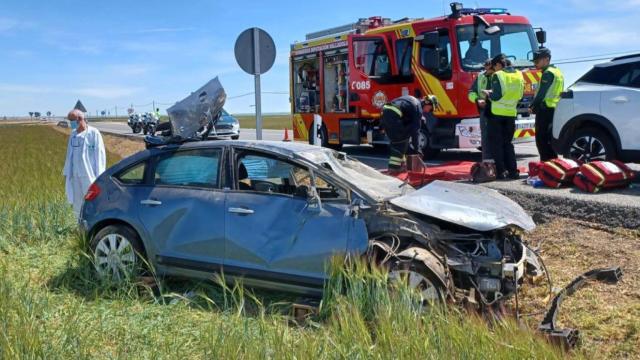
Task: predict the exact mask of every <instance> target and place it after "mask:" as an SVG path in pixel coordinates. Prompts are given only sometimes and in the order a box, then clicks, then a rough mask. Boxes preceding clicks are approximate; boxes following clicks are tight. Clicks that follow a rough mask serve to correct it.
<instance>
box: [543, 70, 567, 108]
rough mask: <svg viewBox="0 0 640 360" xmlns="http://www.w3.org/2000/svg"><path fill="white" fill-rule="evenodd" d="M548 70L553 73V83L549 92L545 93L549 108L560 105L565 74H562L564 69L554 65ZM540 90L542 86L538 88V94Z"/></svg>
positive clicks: (545, 102) (545, 101)
mask: <svg viewBox="0 0 640 360" xmlns="http://www.w3.org/2000/svg"><path fill="white" fill-rule="evenodd" d="M547 71H548V72H550V73H552V74H553V83H551V86H550V87H549V89H548V90H547V93H546V94H544V99H543V101H544V104H545V105H546V106H547V107H548V108H555V107H556V106H558V102H559V101H560V94H561V93H562V90H563V89H564V75H562V71H560V69H558V68H556V67H553V66H549V67H548V68H547V70H545V72H547ZM539 90H540V88H539V87H538V89H536V96H537V95H538V91H539Z"/></svg>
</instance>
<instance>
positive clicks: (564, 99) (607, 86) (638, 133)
mask: <svg viewBox="0 0 640 360" xmlns="http://www.w3.org/2000/svg"><path fill="white" fill-rule="evenodd" d="M553 138H554V139H553V147H554V149H555V150H556V151H557V152H558V153H560V154H563V155H564V156H567V157H571V158H574V159H580V160H584V161H589V160H595V159H602V160H605V159H606V160H611V159H618V160H622V161H626V162H640V54H635V55H629V56H623V57H618V58H614V59H613V60H611V61H610V62H607V63H603V64H598V65H596V66H594V67H593V68H592V69H591V70H589V72H587V73H586V74H584V75H583V76H582V77H581V78H580V79H579V80H578V81H576V83H575V84H573V85H571V86H570V87H569V89H568V90H567V91H565V92H563V93H562V96H561V99H560V102H559V103H558V107H557V108H556V112H555V115H554V117H553Z"/></svg>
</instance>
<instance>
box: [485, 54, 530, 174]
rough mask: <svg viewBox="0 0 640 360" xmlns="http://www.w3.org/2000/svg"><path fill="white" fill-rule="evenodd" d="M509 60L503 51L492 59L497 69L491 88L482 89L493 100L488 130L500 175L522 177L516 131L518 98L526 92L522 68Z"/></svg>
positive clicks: (494, 68)
mask: <svg viewBox="0 0 640 360" xmlns="http://www.w3.org/2000/svg"><path fill="white" fill-rule="evenodd" d="M508 64H509V63H508V61H507V59H506V57H505V55H504V54H500V55H498V56H496V57H494V58H493V59H492V60H491V65H492V66H493V70H494V73H493V75H492V76H491V90H483V91H484V93H485V94H486V95H487V97H488V98H489V99H490V100H491V106H490V111H489V119H488V123H487V130H488V135H489V146H490V147H491V153H492V155H493V159H494V161H495V164H496V178H497V179H505V178H509V179H518V178H519V172H518V168H517V163H516V153H515V149H514V148H513V134H514V133H515V131H516V118H517V116H518V102H519V101H520V99H522V96H523V95H524V78H523V77H522V73H521V72H520V71H518V70H516V69H514V68H512V67H510V66H508Z"/></svg>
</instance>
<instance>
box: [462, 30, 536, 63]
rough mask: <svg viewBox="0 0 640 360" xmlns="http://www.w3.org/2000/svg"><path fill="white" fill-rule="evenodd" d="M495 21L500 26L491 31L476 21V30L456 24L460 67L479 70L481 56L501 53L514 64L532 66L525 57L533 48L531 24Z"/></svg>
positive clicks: (481, 60)
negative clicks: (495, 30) (488, 31)
mask: <svg viewBox="0 0 640 360" xmlns="http://www.w3.org/2000/svg"><path fill="white" fill-rule="evenodd" d="M495 25H497V26H499V27H500V29H501V30H500V32H499V33H497V34H494V35H487V34H485V33H484V29H485V26H484V25H479V26H478V29H477V31H476V33H474V26H473V25H463V26H458V28H457V35H458V54H459V57H460V63H461V64H462V68H463V69H464V70H465V71H481V70H482V69H483V63H484V62H485V60H487V59H490V58H493V57H494V56H496V55H498V54H501V53H502V54H505V55H507V58H508V59H509V60H511V62H512V63H513V66H515V67H532V66H533V62H532V61H531V60H528V59H530V58H531V55H532V53H533V51H534V49H535V48H536V37H535V34H534V32H533V28H532V27H531V25H528V24H495ZM476 34H477V38H476V40H475V41H474V38H475V37H476Z"/></svg>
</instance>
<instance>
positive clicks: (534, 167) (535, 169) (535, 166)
mask: <svg viewBox="0 0 640 360" xmlns="http://www.w3.org/2000/svg"><path fill="white" fill-rule="evenodd" d="M542 164H544V162H542V161H530V162H529V171H528V173H527V174H528V175H529V176H530V177H532V176H538V177H539V176H540V167H542Z"/></svg>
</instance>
